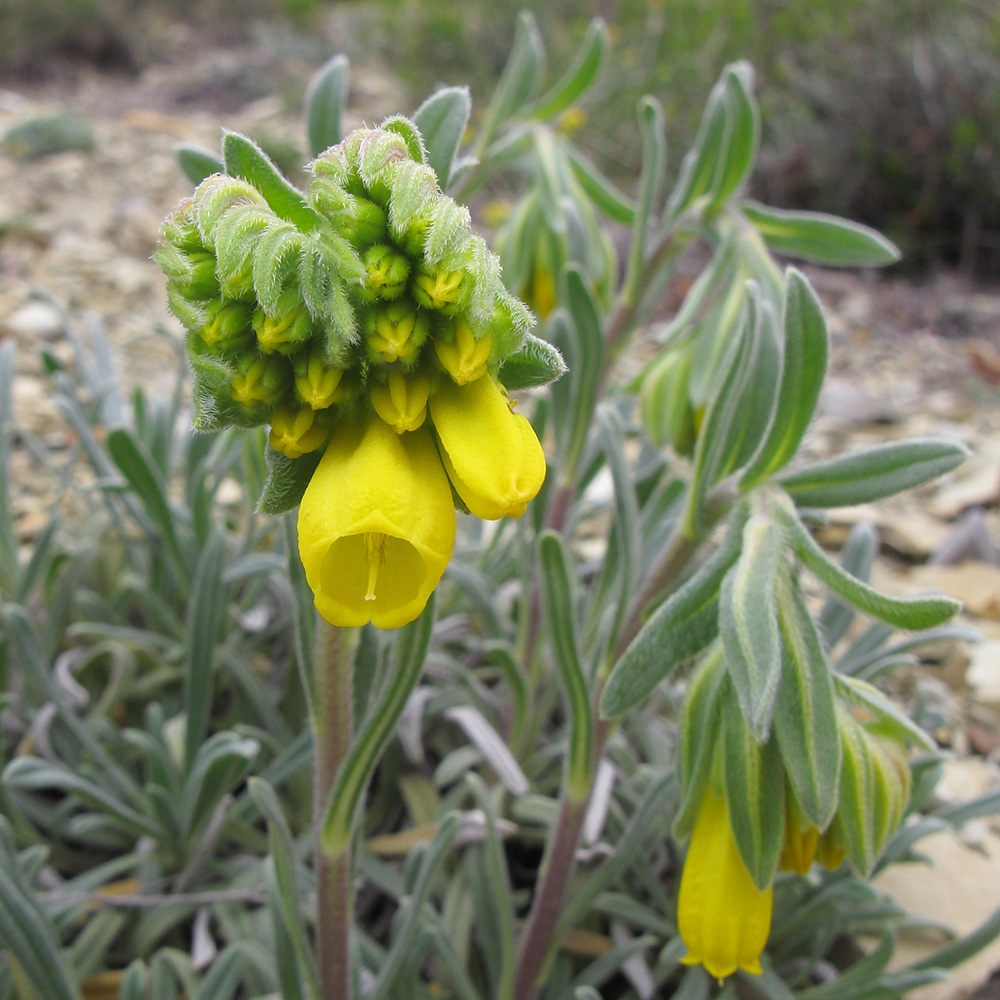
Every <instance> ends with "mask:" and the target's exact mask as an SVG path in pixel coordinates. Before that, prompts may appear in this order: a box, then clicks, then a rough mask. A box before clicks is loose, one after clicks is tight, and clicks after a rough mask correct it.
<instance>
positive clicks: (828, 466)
mask: <svg viewBox="0 0 1000 1000" xmlns="http://www.w3.org/2000/svg"><path fill="white" fill-rule="evenodd" d="M968 456H969V451H968V449H967V448H966V447H965V446H964V445H961V444H959V443H958V442H957V441H947V440H945V439H944V438H914V439H913V440H910V441H892V442H889V443H888V444H881V445H876V446H875V447H874V448H866V449H865V450H864V451H858V452H855V453H854V454H852V455H843V456H841V457H838V458H832V459H828V460H827V461H824V462H813V463H812V464H810V465H806V466H803V467H800V468H798V469H794V470H792V471H790V472H783V473H782V474H781V475H779V476H778V477H777V478H778V481H779V482H780V483H781V485H782V486H783V487H784V488H785V489H786V490H787V491H788V492H789V493H790V494H791V496H792V499H793V500H794V501H795V502H796V504H798V505H799V506H800V507H849V506H852V505H854V504H859V503H869V502H870V501H872V500H881V499H882V497H887V496H892V495H893V494H894V493H900V492H902V491H903V490H908V489H911V488H912V487H914V486H919V485H920V484H921V483H926V482H928V481H929V480H931V479H936V478H937V477H938V476H942V475H944V474H945V473H946V472H950V471H951V470H952V469H954V468H955V467H956V466H959V465H961V464H962V462H964V461H965V459H966V458H968Z"/></svg>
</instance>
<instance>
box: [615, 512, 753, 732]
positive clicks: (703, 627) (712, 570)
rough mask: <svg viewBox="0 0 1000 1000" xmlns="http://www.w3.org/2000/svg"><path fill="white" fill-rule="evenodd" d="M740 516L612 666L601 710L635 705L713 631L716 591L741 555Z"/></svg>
mask: <svg viewBox="0 0 1000 1000" xmlns="http://www.w3.org/2000/svg"><path fill="white" fill-rule="evenodd" d="M742 527H743V520H742V517H739V516H737V517H735V518H734V519H733V521H732V522H731V523H730V525H729V527H728V529H727V531H726V534H725V536H724V537H723V541H722V544H721V545H720V546H719V547H718V548H717V549H716V550H715V551H714V552H713V553H712V554H711V555H710V556H709V557H708V558H707V559H705V560H704V561H703V562H702V563H701V565H700V566H699V567H698V569H697V570H695V572H694V573H693V574H692V575H691V577H690V578H689V579H688V580H686V581H685V582H684V583H683V584H681V586H680V587H679V588H678V589H677V590H676V591H674V593H673V594H671V595H670V596H669V597H668V598H667V599H666V601H664V602H663V603H662V604H661V605H660V606H659V607H658V608H657V609H656V610H655V611H654V612H653V614H652V615H650V617H649V619H648V620H647V621H646V623H645V625H643V627H642V629H641V630H640V631H639V633H638V635H636V637H635V638H634V639H633V640H632V641H631V643H629V645H628V648H627V649H626V650H625V652H624V653H623V654H622V656H621V658H620V659H619V660H618V662H617V663H616V664H615V665H614V667H613V668H612V670H611V673H610V674H609V676H608V680H607V683H606V684H605V687H604V692H603V693H602V695H601V715H602V717H604V718H614V717H615V716H617V715H621V714H623V713H624V712H627V711H628V710H629V709H630V708H634V707H635V706H636V705H638V704H639V703H640V702H641V701H642V700H643V699H644V698H646V697H647V696H648V695H649V694H650V693H651V692H652V691H653V690H654V688H655V687H656V685H657V684H659V683H660V682H661V681H663V680H664V679H665V678H667V677H669V676H670V675H671V673H672V672H673V671H674V670H676V669H677V667H678V666H679V665H680V664H681V663H683V662H684V661H685V660H688V659H690V658H691V657H692V656H695V655H697V654H698V653H700V652H701V650H703V649H704V648H705V647H706V646H707V645H708V644H709V643H710V642H711V641H712V640H713V639H714V638H715V636H716V635H717V634H718V612H719V605H718V595H719V588H720V587H721V586H722V581H723V578H724V577H725V575H726V573H727V572H728V571H729V569H730V567H731V566H732V565H733V563H735V562H736V560H737V558H738V557H739V554H740V545H741V541H742Z"/></svg>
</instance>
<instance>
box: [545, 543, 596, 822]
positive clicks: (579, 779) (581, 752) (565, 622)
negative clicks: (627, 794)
mask: <svg viewBox="0 0 1000 1000" xmlns="http://www.w3.org/2000/svg"><path fill="white" fill-rule="evenodd" d="M538 554H539V560H540V563H541V570H542V573H541V585H542V597H543V604H544V606H545V613H546V619H547V622H548V627H549V637H550V639H551V640H552V645H553V649H554V652H555V657H556V665H557V666H558V667H559V673H560V675H561V676H562V682H563V687H564V688H565V689H566V707H567V709H568V714H569V720H570V737H569V759H568V761H567V790H568V793H569V796H570V798H571V799H572V800H573V801H576V802H584V801H586V798H587V796H588V795H589V793H590V782H591V776H592V774H593V769H594V752H593V736H592V734H593V725H592V723H591V717H590V696H589V693H588V691H587V681H586V678H585V677H584V673H583V666H582V665H581V663H580V654H579V651H578V650H577V648H576V636H575V630H574V622H575V620H576V616H575V614H574V613H573V603H572V589H571V586H570V577H569V567H568V565H567V562H566V552H565V549H564V548H563V544H562V540H561V539H560V537H559V536H558V535H557V534H555V532H551V531H550V532H546V533H545V534H543V535H542V537H541V539H540V541H539V543H538Z"/></svg>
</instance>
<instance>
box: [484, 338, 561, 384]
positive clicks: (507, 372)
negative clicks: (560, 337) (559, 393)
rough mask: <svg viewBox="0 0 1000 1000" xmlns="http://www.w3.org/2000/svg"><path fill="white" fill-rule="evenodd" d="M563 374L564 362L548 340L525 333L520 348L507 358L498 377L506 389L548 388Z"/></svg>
mask: <svg viewBox="0 0 1000 1000" xmlns="http://www.w3.org/2000/svg"><path fill="white" fill-rule="evenodd" d="M565 373H566V362H565V361H563V359H562V355H561V354H560V353H559V352H558V351H557V350H556V349H555V348H554V347H553V346H552V345H551V344H550V343H548V341H545V340H542V339H541V338H540V337H536V336H534V335H533V334H530V333H529V334H527V335H526V336H525V338H524V342H523V343H522V344H521V346H520V348H518V350H517V351H516V352H515V353H514V354H509V355H507V357H506V358H504V360H503V362H502V364H501V365H500V371H499V372H498V373H497V378H498V379H499V380H500V383H501V384H502V385H503V386H504V387H505V388H506V389H508V390H514V389H529V388H531V387H533V386H536V385H548V384H549V382H554V381H555V380H556V379H557V378H561V377H562V376H563V375H564V374H565Z"/></svg>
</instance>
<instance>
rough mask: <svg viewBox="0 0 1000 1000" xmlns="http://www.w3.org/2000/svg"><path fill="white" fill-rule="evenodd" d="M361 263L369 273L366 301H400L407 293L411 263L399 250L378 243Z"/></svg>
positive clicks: (363, 295) (366, 281)
mask: <svg viewBox="0 0 1000 1000" xmlns="http://www.w3.org/2000/svg"><path fill="white" fill-rule="evenodd" d="M361 262H362V263H363V264H364V266H365V271H366V272H367V274H366V276H365V284H364V289H363V292H362V297H363V298H364V299H365V300H366V301H368V302H374V301H375V300H376V299H387V300H392V299H398V298H399V297H400V295H402V294H403V292H404V291H406V281H407V278H409V276H410V262H409V261H408V260H407V259H406V257H404V256H403V254H401V253H400V252H399V251H398V250H394V249H393V248H392V247H388V246H386V245H385V244H384V243H376V244H375V245H374V246H370V247H369V248H368V249H367V250H366V251H365V253H364V256H363V257H362V258H361Z"/></svg>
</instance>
